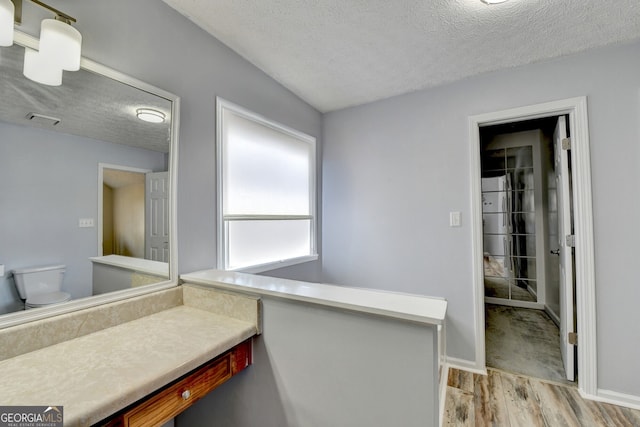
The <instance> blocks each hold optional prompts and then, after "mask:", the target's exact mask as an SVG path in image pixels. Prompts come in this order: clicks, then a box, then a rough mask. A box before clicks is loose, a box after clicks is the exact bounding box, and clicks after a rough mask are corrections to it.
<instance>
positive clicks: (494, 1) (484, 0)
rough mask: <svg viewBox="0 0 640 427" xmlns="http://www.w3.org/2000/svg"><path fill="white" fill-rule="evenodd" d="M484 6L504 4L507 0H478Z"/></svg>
mask: <svg viewBox="0 0 640 427" xmlns="http://www.w3.org/2000/svg"><path fill="white" fill-rule="evenodd" d="M480 1H481V2H482V3H484V4H488V5H492V4H500V3H506V2H507V1H509V0H480Z"/></svg>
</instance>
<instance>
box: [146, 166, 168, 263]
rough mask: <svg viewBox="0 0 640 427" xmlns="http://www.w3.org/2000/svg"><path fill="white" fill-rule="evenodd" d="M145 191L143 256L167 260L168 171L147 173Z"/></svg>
mask: <svg viewBox="0 0 640 427" xmlns="http://www.w3.org/2000/svg"><path fill="white" fill-rule="evenodd" d="M145 193H146V199H147V200H146V206H147V214H146V218H147V219H146V222H147V223H146V225H145V230H146V238H145V246H146V248H145V258H147V259H151V260H154V261H162V262H169V210H168V209H169V200H168V197H169V173H168V172H153V173H148V174H147V177H146V191H145Z"/></svg>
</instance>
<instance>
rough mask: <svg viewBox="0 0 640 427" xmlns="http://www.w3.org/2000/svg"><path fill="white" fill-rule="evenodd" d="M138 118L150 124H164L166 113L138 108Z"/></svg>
mask: <svg viewBox="0 0 640 427" xmlns="http://www.w3.org/2000/svg"><path fill="white" fill-rule="evenodd" d="M136 116H137V117H138V118H139V119H140V120H143V121H145V122H149V123H162V122H164V119H165V117H166V116H165V115H164V113H162V112H160V111H158V110H154V109H151V108H138V109H137V110H136Z"/></svg>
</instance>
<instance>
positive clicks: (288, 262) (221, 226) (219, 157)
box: [216, 97, 318, 273]
mask: <svg viewBox="0 0 640 427" xmlns="http://www.w3.org/2000/svg"><path fill="white" fill-rule="evenodd" d="M224 111H229V112H232V113H233V114H235V115H238V116H241V117H243V118H245V119H247V120H251V121H253V122H255V123H258V124H261V125H263V126H267V127H270V128H272V129H274V130H277V131H279V132H282V133H285V134H287V135H289V136H291V137H294V138H296V139H298V140H300V141H301V142H305V143H308V144H310V145H311V146H312V150H311V159H310V165H309V166H310V177H309V207H310V212H311V214H310V215H227V216H226V217H225V215H224V205H223V204H224V193H223V192H224V190H223V187H224V185H223V175H224V164H223V158H224V157H223V143H222V142H223V128H224V126H223V120H224V118H223V117H224V115H223V112H224ZM316 154H317V149H316V138H314V137H313V136H310V135H307V134H305V133H303V132H300V131H298V130H295V129H292V128H290V127H288V126H285V125H283V124H281V123H277V122H275V121H273V120H270V119H268V118H266V117H264V116H262V115H259V114H256V113H254V112H252V111H250V110H247V109H246V108H243V107H241V106H239V105H237V104H234V103H232V102H230V101H227V100H225V99H223V98H220V97H216V171H217V173H216V175H217V186H216V188H217V202H218V209H217V211H218V212H217V213H218V219H217V231H218V239H217V246H218V248H217V249H218V255H217V265H218V269H220V270H229V271H241V272H244V273H260V272H263V271H269V270H274V269H278V268H282V267H288V266H292V265H296V264H301V263H305V262H309V261H315V260H317V259H318V249H317V232H318V231H317V206H316V200H317V185H316V169H317V164H316V162H317V160H316ZM229 219H231V220H233V221H243V220H244V221H247V220H272V221H278V220H292V219H308V220H310V221H311V236H310V241H311V242H310V243H311V254H310V255H306V256H301V257H295V258H287V259H282V260H278V261H273V262H268V263H264V264H257V265H252V266H247V267H241V268H236V269H227V268H226V266H227V259H228V247H229V241H228V234H227V227H226V226H225V221H228V220H229Z"/></svg>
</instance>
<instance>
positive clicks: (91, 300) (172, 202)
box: [0, 30, 180, 329]
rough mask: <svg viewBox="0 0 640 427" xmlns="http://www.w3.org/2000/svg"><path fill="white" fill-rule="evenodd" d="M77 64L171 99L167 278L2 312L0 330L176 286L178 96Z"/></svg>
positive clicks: (20, 38) (22, 38)
mask: <svg viewBox="0 0 640 427" xmlns="http://www.w3.org/2000/svg"><path fill="white" fill-rule="evenodd" d="M14 41H15V43H16V44H18V45H21V46H27V47H30V48H32V49H37V48H38V39H37V38H35V37H33V36H31V35H29V34H26V33H23V32H21V31H18V30H15V31H14ZM80 66H81V67H82V68H83V69H85V70H88V71H91V72H94V73H96V74H101V75H103V76H105V77H109V78H111V79H113V80H117V81H120V82H122V83H124V84H127V85H129V86H133V87H137V88H138V89H141V90H143V91H145V92H149V93H152V94H154V95H157V96H160V97H162V98H165V99H167V100H168V101H171V147H170V149H169V153H170V155H169V188H170V194H169V209H170V215H171V218H170V221H169V228H170V231H169V232H170V236H171V238H170V240H169V248H170V258H169V280H168V281H166V282H161V283H157V284H153V285H147V286H141V287H137V288H131V289H125V290H122V291H116V292H110V293H108V294H102V295H95V296H91V297H86V298H81V299H78V300H72V301H69V302H65V303H63V304H59V305H55V306H53V307H43V308H39V309H37V310H25V311H20V312H15V313H9V314H3V315H2V316H0V329H4V328H8V327H11V326H17V325H20V324H22V323H27V322H33V321H35V320H41V319H46V318H48V317H53V316H57V315H60V314H65V313H71V312H74V311H78V310H82V309H85V308H89V307H95V306H99V305H102V304H107V303H110V302H115V301H121V300H125V299H129V298H133V297H136V296H140V295H144V294H149V293H152V292H156V291H160V290H163V289H169V288H173V287H176V286H177V285H178V238H177V232H178V218H177V211H178V207H177V188H178V187H177V174H178V136H179V128H180V98H179V97H178V96H176V95H174V94H172V93H170V92H167V91H165V90H163V89H160V88H157V87H155V86H153V85H150V84H149V83H146V82H143V81H141V80H138V79H136V78H134V77H131V76H128V75H126V74H124V73H121V72H119V71H116V70H114V69H112V68H109V67H107V66H105V65H102V64H99V63H97V62H94V61H92V60H90V59H87V58H84V57H83V58H82V59H81V61H80Z"/></svg>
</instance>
